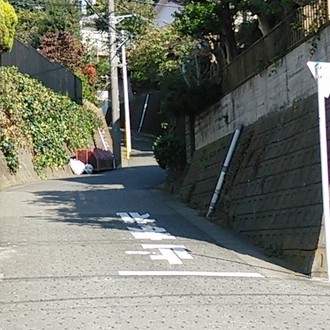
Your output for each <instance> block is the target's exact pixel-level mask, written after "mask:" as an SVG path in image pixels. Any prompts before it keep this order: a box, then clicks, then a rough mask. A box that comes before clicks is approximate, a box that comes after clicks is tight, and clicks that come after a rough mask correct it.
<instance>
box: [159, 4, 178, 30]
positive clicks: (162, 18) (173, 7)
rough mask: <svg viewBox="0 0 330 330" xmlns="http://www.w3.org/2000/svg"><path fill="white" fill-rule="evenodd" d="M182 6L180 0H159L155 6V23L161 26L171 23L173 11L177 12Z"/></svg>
mask: <svg viewBox="0 0 330 330" xmlns="http://www.w3.org/2000/svg"><path fill="white" fill-rule="evenodd" d="M182 7H183V5H182V3H181V2H180V1H175V0H172V1H170V0H159V1H158V2H157V4H156V6H155V10H156V19H155V25H156V26H158V27H162V26H165V25H168V24H171V23H173V21H174V17H173V15H174V13H177V12H179V11H180V9H181V8H182Z"/></svg>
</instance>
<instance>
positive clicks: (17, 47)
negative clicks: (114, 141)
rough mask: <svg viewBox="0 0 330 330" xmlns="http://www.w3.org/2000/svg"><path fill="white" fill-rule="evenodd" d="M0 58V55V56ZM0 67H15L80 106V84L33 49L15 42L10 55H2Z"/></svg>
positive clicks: (57, 65) (63, 68) (67, 72)
mask: <svg viewBox="0 0 330 330" xmlns="http://www.w3.org/2000/svg"><path fill="white" fill-rule="evenodd" d="M0 56H1V55H0ZM0 63H1V65H2V66H16V67H18V70H19V71H20V72H22V73H25V74H28V75H29V76H31V78H34V79H37V80H39V81H40V82H42V83H43V84H44V85H45V86H46V87H48V88H50V89H52V90H53V91H55V92H58V93H61V94H65V95H68V96H69V97H70V98H71V99H72V100H73V101H75V102H76V103H78V104H82V83H81V80H80V79H79V78H78V77H77V76H75V75H74V74H73V73H72V72H71V71H69V70H67V69H66V68H65V67H64V66H63V65H61V64H58V63H52V62H50V61H48V60H47V59H46V58H45V57H44V56H42V55H41V54H39V53H38V52H37V51H36V50H35V49H34V48H32V47H28V46H25V45H24V44H23V43H21V42H20V41H18V40H15V43H14V47H13V49H12V51H11V52H10V53H4V54H2V56H1V61H0Z"/></svg>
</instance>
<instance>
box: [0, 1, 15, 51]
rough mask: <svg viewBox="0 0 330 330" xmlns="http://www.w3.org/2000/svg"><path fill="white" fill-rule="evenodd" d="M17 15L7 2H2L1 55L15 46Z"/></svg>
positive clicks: (0, 18)
mask: <svg viewBox="0 0 330 330" xmlns="http://www.w3.org/2000/svg"><path fill="white" fill-rule="evenodd" d="M16 24H17V15H16V13H15V10H14V8H13V7H12V6H11V5H10V4H9V3H8V2H7V0H0V54H1V53H3V52H8V51H10V50H11V49H12V47H13V44H14V36H15V28H16Z"/></svg>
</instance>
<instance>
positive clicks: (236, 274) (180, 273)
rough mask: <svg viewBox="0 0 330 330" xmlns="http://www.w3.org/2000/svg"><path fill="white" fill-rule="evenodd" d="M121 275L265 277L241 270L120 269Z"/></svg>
mask: <svg viewBox="0 0 330 330" xmlns="http://www.w3.org/2000/svg"><path fill="white" fill-rule="evenodd" d="M118 274H119V275H121V276H204V277H254V278H264V276H263V275H261V274H259V273H240V272H192V271H134V270H133V271H130V270H124V271H119V272H118Z"/></svg>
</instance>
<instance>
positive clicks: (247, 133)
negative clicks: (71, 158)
mask: <svg viewBox="0 0 330 330" xmlns="http://www.w3.org/2000/svg"><path fill="white" fill-rule="evenodd" d="M317 109H318V105H317V95H313V96H310V97H308V98H306V99H304V100H301V101H300V102H296V103H295V104H294V105H293V106H291V107H290V108H288V109H286V110H282V111H276V112H273V113H271V114H269V115H268V116H264V117H262V118H260V119H259V120H258V121H256V122H255V123H253V124H251V125H248V126H247V127H244V128H243V130H242V134H241V136H240V139H239V143H238V146H237V148H236V151H235V153H234V157H233V159H232V162H231V164H230V168H229V171H228V173H227V175H226V177H225V182H224V185H223V188H222V190H221V194H220V199H219V201H218V203H217V205H216V209H215V212H214V213H213V217H214V218H213V219H214V221H216V222H218V223H219V224H221V225H222V226H224V225H225V226H229V227H231V228H233V229H234V230H235V231H237V232H239V233H242V234H244V235H246V236H247V237H249V238H250V239H251V241H253V242H254V243H255V244H257V245H259V246H260V247H262V248H263V249H264V251H265V253H266V254H268V255H269V256H272V257H278V258H279V259H280V260H285V264H286V266H287V267H290V268H292V269H294V270H296V271H299V272H302V273H305V274H311V275H315V276H316V275H317V276H324V275H325V271H326V265H325V259H326V258H325V241H324V232H323V225H322V191H321V169H320V152H319V129H318V111H317ZM327 109H328V114H329V115H330V102H327ZM328 133H330V131H329V132H328ZM231 137H232V134H228V135H226V136H224V137H222V138H220V139H218V140H217V141H214V142H213V143H211V144H208V145H207V146H205V147H203V148H200V149H199V150H197V151H196V152H195V154H194V156H193V159H192V163H191V166H190V169H189V171H188V174H187V176H186V178H185V180H184V184H183V186H182V189H181V197H182V199H183V200H184V201H186V202H187V203H188V204H189V205H190V206H192V207H195V208H198V209H200V210H202V211H203V212H204V213H206V211H207V209H208V206H209V203H210V200H211V197H212V194H213V191H214V188H215V186H216V182H217V179H218V176H219V174H220V170H221V167H222V164H223V161H224V159H225V156H226V152H227V150H228V148H229V144H230V141H231ZM196 178H197V179H196Z"/></svg>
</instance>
